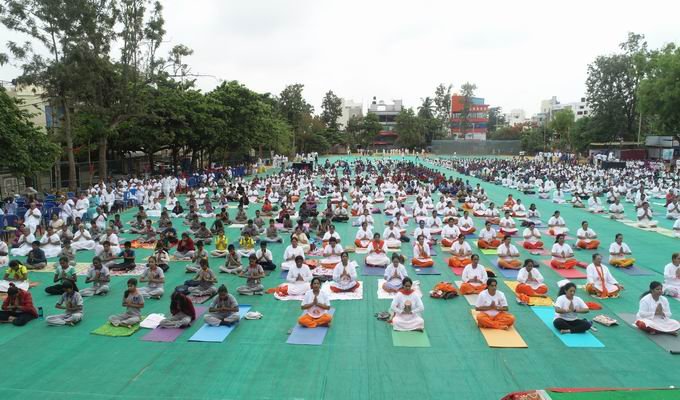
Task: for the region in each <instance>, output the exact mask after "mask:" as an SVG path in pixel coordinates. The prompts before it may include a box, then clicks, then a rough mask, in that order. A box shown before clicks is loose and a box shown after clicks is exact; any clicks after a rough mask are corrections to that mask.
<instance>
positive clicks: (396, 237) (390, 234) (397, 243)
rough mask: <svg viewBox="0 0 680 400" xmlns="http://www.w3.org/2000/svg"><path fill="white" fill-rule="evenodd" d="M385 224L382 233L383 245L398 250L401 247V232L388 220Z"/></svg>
mask: <svg viewBox="0 0 680 400" xmlns="http://www.w3.org/2000/svg"><path fill="white" fill-rule="evenodd" d="M387 224H388V226H387V228H385V230H384V231H383V238H384V240H385V245H386V246H387V247H389V248H391V249H398V248H400V247H401V231H400V230H399V229H397V228H396V227H395V226H394V221H392V220H390V221H389V222H388V223H387ZM373 236H375V235H373Z"/></svg>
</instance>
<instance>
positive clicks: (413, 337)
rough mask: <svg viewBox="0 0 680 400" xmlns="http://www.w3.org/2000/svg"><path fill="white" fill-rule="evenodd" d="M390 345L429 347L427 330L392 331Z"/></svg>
mask: <svg viewBox="0 0 680 400" xmlns="http://www.w3.org/2000/svg"><path fill="white" fill-rule="evenodd" d="M392 345H393V346H394V347H430V338H429V337H428V336H427V332H426V331H423V332H414V331H406V332H402V331H395V330H393V331H392Z"/></svg>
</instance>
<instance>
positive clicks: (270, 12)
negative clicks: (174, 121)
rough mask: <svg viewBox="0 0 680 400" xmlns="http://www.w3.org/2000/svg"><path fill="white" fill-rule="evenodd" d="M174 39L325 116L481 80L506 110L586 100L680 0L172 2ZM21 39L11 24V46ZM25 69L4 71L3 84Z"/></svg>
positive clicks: (677, 34) (673, 14)
mask: <svg viewBox="0 0 680 400" xmlns="http://www.w3.org/2000/svg"><path fill="white" fill-rule="evenodd" d="M162 4H163V6H164V18H165V21H166V25H165V28H166V30H167V34H166V36H165V43H164V46H165V47H166V51H167V49H169V47H171V46H172V45H175V44H180V43H181V44H185V45H187V46H189V47H190V48H192V49H193V50H194V54H193V55H192V56H191V57H189V58H188V59H187V62H188V63H189V64H190V66H191V70H192V72H193V73H197V74H202V75H209V76H205V77H200V78H198V80H197V85H198V87H199V88H201V89H202V90H204V91H208V90H211V89H212V88H214V87H215V86H216V85H218V84H219V82H220V81H222V80H238V81H240V82H241V83H244V84H245V85H247V86H248V87H249V88H251V89H253V90H255V91H258V92H270V93H279V92H280V91H281V90H282V89H283V88H284V87H285V86H286V85H288V84H292V83H302V84H304V85H305V89H304V96H305V98H306V99H307V101H308V102H309V103H311V104H312V105H313V106H314V107H315V111H316V112H320V105H321V99H322V97H323V95H324V93H326V92H327V91H328V90H333V92H335V93H336V94H337V95H338V96H340V97H343V98H346V99H352V100H354V101H358V102H363V104H364V107H366V106H367V105H368V103H370V101H371V99H372V98H373V96H376V97H377V98H378V100H381V99H382V100H385V101H387V102H390V101H391V100H392V99H402V100H403V102H404V105H406V106H408V107H414V108H417V107H418V106H419V105H420V103H421V99H423V98H425V97H426V96H433V94H434V89H435V87H436V86H437V85H438V84H440V83H445V84H452V85H453V86H454V90H459V89H460V85H461V84H463V83H465V82H472V83H474V84H476V85H477V93H476V94H477V96H479V97H483V98H485V99H486V103H487V104H490V105H491V106H500V107H502V108H503V110H504V111H505V112H509V111H510V110H512V109H524V110H525V111H526V113H527V116H530V115H532V114H533V113H536V112H538V111H539V107H540V101H541V100H542V99H548V98H550V97H552V96H557V98H558V100H559V101H561V102H571V101H578V100H579V99H580V98H581V97H583V96H584V93H585V80H586V75H587V66H588V64H589V63H590V62H592V61H593V60H594V59H595V57H597V56H598V55H606V54H611V53H614V52H616V51H618V44H619V43H621V42H623V41H624V40H625V39H626V37H627V34H628V32H636V33H641V34H644V35H645V36H646V39H647V42H648V43H649V46H650V48H658V47H660V46H663V45H664V44H666V43H669V42H674V43H680V24H678V21H677V16H678V15H680V2H676V1H670V0H665V1H658V0H647V1H644V2H640V1H629V0H619V1H610V0H590V1H581V0H572V1H568V2H550V1H529V0H520V1H497V0H487V1H484V2H481V1H449V2H444V1H429V0H420V1H401V0H392V1H383V0H369V1H358V0H342V1H337V0H324V1H311V0H294V1H292V0H288V1H285V0H258V1H243V0H192V1H186V0H163V1H162ZM5 38H14V34H10V33H8V32H7V31H6V30H5V29H4V28H1V29H0V42H5V41H6V39H5ZM18 73H19V70H18V69H17V68H14V67H12V66H3V67H0V80H11V79H12V78H14V77H16V75H17V74H18Z"/></svg>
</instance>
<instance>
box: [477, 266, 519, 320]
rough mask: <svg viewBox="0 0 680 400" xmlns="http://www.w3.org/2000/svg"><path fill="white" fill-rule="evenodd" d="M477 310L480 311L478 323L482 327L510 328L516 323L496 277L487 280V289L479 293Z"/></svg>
mask: <svg viewBox="0 0 680 400" xmlns="http://www.w3.org/2000/svg"><path fill="white" fill-rule="evenodd" d="M475 310H477V311H479V313H478V314H477V325H479V327H480V328H489V329H504V330H508V329H510V327H512V325H513V324H514V323H515V317H514V316H513V315H512V314H510V313H509V312H508V301H507V300H506V299H505V295H504V294H503V292H501V291H500V290H498V282H497V281H496V280H495V279H494V278H489V279H488V280H487V281H486V289H485V290H483V291H482V292H481V293H479V296H478V297H477V304H476V305H475Z"/></svg>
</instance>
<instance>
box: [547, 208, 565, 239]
mask: <svg viewBox="0 0 680 400" xmlns="http://www.w3.org/2000/svg"><path fill="white" fill-rule="evenodd" d="M567 232H569V228H567V223H566V222H564V218H562V217H561V216H560V212H559V211H555V213H554V214H553V215H552V217H550V219H549V220H548V235H550V236H557V235H560V234H565V233H567Z"/></svg>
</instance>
